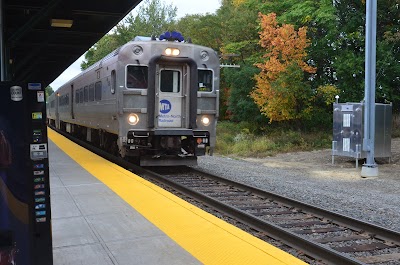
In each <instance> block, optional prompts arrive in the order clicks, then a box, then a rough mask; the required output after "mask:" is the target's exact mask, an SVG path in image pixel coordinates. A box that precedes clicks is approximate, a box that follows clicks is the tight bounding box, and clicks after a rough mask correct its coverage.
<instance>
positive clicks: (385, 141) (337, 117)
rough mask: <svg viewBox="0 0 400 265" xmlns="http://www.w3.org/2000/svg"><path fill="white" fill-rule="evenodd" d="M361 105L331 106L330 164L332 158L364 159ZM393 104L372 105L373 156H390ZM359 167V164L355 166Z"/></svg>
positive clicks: (344, 104) (342, 104)
mask: <svg viewBox="0 0 400 265" xmlns="http://www.w3.org/2000/svg"><path fill="white" fill-rule="evenodd" d="M364 109H365V108H364V104H363V103H334V104H333V141H332V163H333V162H334V156H348V157H354V158H356V159H358V158H366V157H367V152H365V151H363V148H362V144H363V138H364ZM391 133H392V105H391V104H380V103H375V157H388V158H389V159H390V158H391V156H392V153H391ZM357 166H358V164H357Z"/></svg>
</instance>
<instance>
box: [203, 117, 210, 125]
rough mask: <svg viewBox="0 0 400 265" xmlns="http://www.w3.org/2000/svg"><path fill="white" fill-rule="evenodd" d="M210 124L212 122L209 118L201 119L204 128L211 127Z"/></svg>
mask: <svg viewBox="0 0 400 265" xmlns="http://www.w3.org/2000/svg"><path fill="white" fill-rule="evenodd" d="M210 122H211V120H210V118H209V117H207V116H203V117H201V123H203V125H204V126H208V125H210Z"/></svg>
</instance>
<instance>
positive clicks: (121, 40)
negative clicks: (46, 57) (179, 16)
mask: <svg viewBox="0 0 400 265" xmlns="http://www.w3.org/2000/svg"><path fill="white" fill-rule="evenodd" d="M142 4H143V5H142V6H140V7H139V8H138V10H137V15H133V14H132V13H130V14H129V15H128V16H127V17H126V19H125V20H124V21H123V22H121V23H119V24H118V25H117V26H116V28H115V31H114V32H113V33H110V34H107V35H105V36H104V37H103V38H101V39H100V40H99V41H98V42H97V43H96V44H95V45H94V46H93V47H92V48H90V49H89V50H88V51H87V52H86V54H85V60H84V61H83V62H82V63H81V69H82V70H84V69H86V68H88V67H89V66H91V65H92V64H94V63H95V62H97V61H99V60H101V59H102V58H103V57H104V56H106V55H107V54H109V53H110V52H112V51H113V50H115V49H116V48H118V47H119V46H122V45H124V44H125V43H127V42H129V41H131V40H132V39H133V38H134V37H136V36H148V37H150V36H158V35H160V34H161V33H162V32H164V31H166V30H170V29H173V28H174V25H175V18H176V12H177V8H176V7H174V6H173V5H172V4H169V5H166V4H163V3H162V2H161V1H160V0H146V1H143V3H142Z"/></svg>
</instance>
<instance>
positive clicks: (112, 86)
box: [111, 70, 117, 94]
mask: <svg viewBox="0 0 400 265" xmlns="http://www.w3.org/2000/svg"><path fill="white" fill-rule="evenodd" d="M116 86H117V78H116V76H115V70H112V71H111V94H114V93H115V87H116Z"/></svg>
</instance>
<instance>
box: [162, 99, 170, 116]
mask: <svg viewBox="0 0 400 265" xmlns="http://www.w3.org/2000/svg"><path fill="white" fill-rule="evenodd" d="M171 108H172V105H171V102H169V100H166V99H163V100H160V112H161V113H162V114H167V113H168V112H170V111H171Z"/></svg>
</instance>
